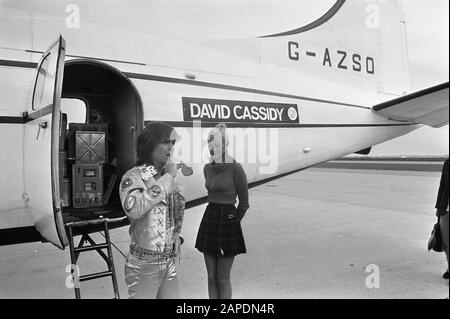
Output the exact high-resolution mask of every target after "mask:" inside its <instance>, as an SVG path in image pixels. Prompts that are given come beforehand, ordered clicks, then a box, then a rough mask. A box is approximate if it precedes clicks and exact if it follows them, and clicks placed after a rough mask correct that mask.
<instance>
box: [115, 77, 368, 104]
mask: <svg viewBox="0 0 450 319" xmlns="http://www.w3.org/2000/svg"><path fill="white" fill-rule="evenodd" d="M123 74H124V75H126V76H127V77H129V78H132V79H140V80H148V81H157V82H170V83H177V84H185V85H195V86H203V87H209V88H215V89H222V90H229V91H239V92H246V93H253V94H262V95H271V96H277V97H286V98H290V99H298V100H305V101H312V102H319V103H328V104H333V105H342V106H349V107H356V108H362V109H370V107H366V106H362V105H356V104H349V103H343V102H337V101H330V100H324V99H317V98H312V97H307V96H301V95H293V94H287V93H280V92H273V91H265V90H258V89H251V88H246V87H241V86H234V85H227V84H219V83H212V82H201V81H193V80H185V79H179V78H171V77H165V76H157V75H151V74H141V73H131V72H124V73H123Z"/></svg>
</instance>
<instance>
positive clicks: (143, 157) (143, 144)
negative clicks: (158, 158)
mask: <svg viewBox="0 0 450 319" xmlns="http://www.w3.org/2000/svg"><path fill="white" fill-rule="evenodd" d="M175 134H176V133H175V130H174V128H173V127H172V126H170V125H169V124H166V123H163V122H153V123H150V124H149V125H147V126H146V127H145V128H144V130H143V131H142V133H141V134H139V136H138V138H137V161H136V165H143V164H146V165H148V164H153V158H152V155H153V150H154V149H155V147H156V146H158V144H160V143H161V142H162V141H163V140H172V139H175V138H174V137H175V136H176V135H175Z"/></svg>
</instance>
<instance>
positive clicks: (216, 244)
mask: <svg viewBox="0 0 450 319" xmlns="http://www.w3.org/2000/svg"><path fill="white" fill-rule="evenodd" d="M195 248H197V249H198V250H199V251H200V252H202V253H204V254H207V255H212V256H224V257H231V256H236V255H238V254H245V253H246V252H247V249H246V247H245V241H244V236H243V234H242V228H241V222H240V220H239V219H237V218H236V207H235V206H234V205H233V204H216V203H209V204H208V206H207V207H206V210H205V213H204V214H203V218H202V221H201V223H200V227H199V229H198V234H197V240H196V242H195Z"/></svg>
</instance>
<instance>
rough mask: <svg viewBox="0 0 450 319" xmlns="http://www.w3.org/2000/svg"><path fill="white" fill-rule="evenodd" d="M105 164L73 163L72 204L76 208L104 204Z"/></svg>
mask: <svg viewBox="0 0 450 319" xmlns="http://www.w3.org/2000/svg"><path fill="white" fill-rule="evenodd" d="M103 169H104V166H103V164H73V165H72V193H73V196H72V206H73V207H74V208H87V207H99V206H102V205H103V196H104V190H103V175H104V172H103Z"/></svg>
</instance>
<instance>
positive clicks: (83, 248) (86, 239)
mask: <svg viewBox="0 0 450 319" xmlns="http://www.w3.org/2000/svg"><path fill="white" fill-rule="evenodd" d="M124 218H126V217H120V218H103V217H102V216H100V218H98V219H93V220H83V221H76V222H68V223H66V224H65V226H66V228H67V233H68V236H69V246H70V260H71V263H72V269H71V271H72V277H73V279H74V289H75V298H76V299H81V293H80V283H81V282H83V281H88V280H94V279H99V278H103V277H108V276H111V279H112V285H113V289H114V298H115V299H120V296H119V288H118V286H117V277H116V272H115V269H114V260H113V254H112V249H111V240H110V237H109V230H108V224H109V223H115V222H121V221H123V220H124ZM94 225H103V231H104V233H105V235H104V237H105V239H106V241H105V242H104V243H100V244H97V243H96V242H95V241H94V240H93V239H92V238H91V237H90V236H89V233H88V232H87V231H81V234H82V236H81V239H80V242H79V244H78V247H75V244H74V238H73V237H74V230H73V228H76V227H83V226H94ZM85 228H86V227H85ZM85 243H89V244H90V245H85ZM103 249H106V251H107V253H106V254H105V252H104V251H103ZM92 250H96V251H97V252H98V253H99V255H100V256H101V257H102V258H103V260H104V261H105V262H106V265H107V266H108V270H107V271H102V272H97V273H92V274H85V275H82V276H81V275H80V274H79V273H78V269H79V268H78V266H77V261H78V257H79V256H80V253H82V252H87V251H92ZM75 271H76V272H77V274H76V275H74V272H75Z"/></svg>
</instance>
